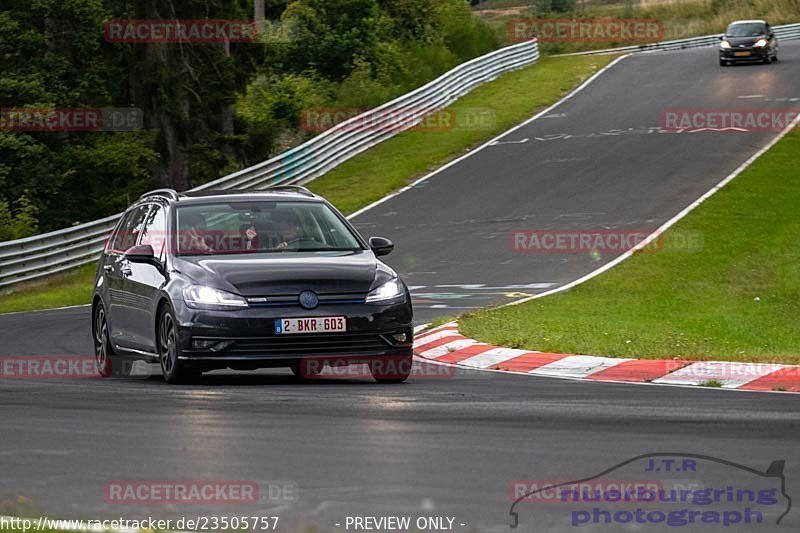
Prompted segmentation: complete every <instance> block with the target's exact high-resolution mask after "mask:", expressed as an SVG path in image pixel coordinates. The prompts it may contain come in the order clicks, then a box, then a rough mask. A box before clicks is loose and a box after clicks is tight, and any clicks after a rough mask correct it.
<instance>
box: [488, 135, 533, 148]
mask: <svg viewBox="0 0 800 533" xmlns="http://www.w3.org/2000/svg"><path fill="white" fill-rule="evenodd" d="M528 141H530V139H529V138H527V137H526V138H524V139H522V140H520V141H495V142H493V143H492V146H500V145H501V144H525V143H526V142H528Z"/></svg>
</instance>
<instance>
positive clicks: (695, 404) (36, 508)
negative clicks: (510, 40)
mask: <svg viewBox="0 0 800 533" xmlns="http://www.w3.org/2000/svg"><path fill="white" fill-rule="evenodd" d="M525 90H530V89H529V88H526V89H525ZM732 107H741V108H748V109H753V108H769V109H787V108H799V107H800V46H799V45H797V44H787V43H784V44H783V45H782V47H781V61H780V62H779V63H776V64H773V65H769V66H766V65H757V66H741V67H735V68H719V67H718V66H717V62H716V50H715V49H713V48H708V49H701V50H690V51H683V52H669V53H655V54H647V55H640V56H635V57H628V58H626V59H623V60H622V61H621V62H619V63H618V64H617V65H616V66H614V67H613V68H612V69H610V70H608V71H607V72H605V73H604V74H602V75H601V76H600V77H599V78H598V79H597V80H595V81H594V82H593V83H592V84H591V85H589V86H588V87H587V88H586V89H585V90H583V91H582V92H580V93H578V94H577V95H575V96H574V97H573V98H571V99H570V100H568V101H566V102H565V103H564V104H562V105H560V106H558V107H556V108H555V109H553V110H552V111H551V112H550V113H549V114H548V115H546V116H543V117H542V118H540V119H538V120H536V121H534V122H532V123H530V124H528V125H527V126H525V127H523V128H521V129H519V130H517V131H514V132H513V133H511V134H509V135H508V136H507V137H505V138H503V139H501V141H502V143H504V144H498V145H495V146H489V147H487V148H485V149H483V150H481V151H480V152H479V153H477V154H475V155H474V156H472V157H469V158H467V159H465V160H463V161H462V162H460V163H459V164H457V165H455V166H452V167H450V168H448V169H446V170H445V171H443V172H441V173H439V174H438V175H436V176H434V177H433V178H431V179H430V180H427V181H424V182H422V183H420V184H419V185H418V186H417V187H415V188H413V189H411V190H409V191H407V192H405V193H403V194H401V195H399V196H396V197H394V198H392V199H390V200H388V201H386V202H384V203H382V204H380V205H379V206H377V207H375V208H374V209H372V210H369V211H367V212H366V213H364V214H362V215H359V216H358V217H356V218H355V222H356V223H357V225H358V226H359V227H360V229H361V230H362V231H363V232H364V233H365V234H366V235H386V236H389V237H391V238H392V239H394V240H395V242H396V245H397V248H396V252H395V253H394V254H393V255H391V256H389V261H388V262H389V263H390V264H392V265H393V266H394V267H395V268H397V269H398V270H399V271H401V272H402V273H403V274H404V275H405V277H406V279H407V281H408V283H409V285H411V286H413V287H414V295H415V299H416V302H417V310H418V320H419V321H420V322H425V321H427V320H429V319H430V318H432V317H434V316H437V315H454V314H457V313H459V312H461V311H462V310H464V309H467V308H472V307H476V306H484V305H488V304H490V303H498V302H503V301H508V300H511V299H515V298H518V297H520V296H521V295H523V294H534V293H536V292H541V291H543V290H546V289H550V288H554V287H558V286H560V285H562V284H565V283H568V282H569V281H572V280H574V279H577V278H578V277H581V276H582V275H585V274H586V273H588V272H590V271H592V270H594V269H596V268H597V267H598V266H600V265H602V264H603V263H604V262H605V261H607V260H609V259H612V258H613V254H612V255H609V256H606V257H602V258H597V257H594V258H593V257H590V256H588V255H587V254H552V255H546V254H545V255H537V254H528V253H518V252H514V251H512V250H511V249H510V247H509V238H508V235H509V233H510V232H511V231H514V230H519V229H526V230H538V229H575V228H606V229H617V228H623V229H636V230H652V229H654V228H656V227H658V226H659V225H661V224H662V223H663V222H665V221H666V220H668V219H670V218H671V217H673V216H674V215H675V214H676V213H678V212H679V211H681V210H682V209H683V208H685V207H686V206H687V205H689V204H690V203H691V202H692V201H694V200H695V199H696V198H697V197H699V196H700V195H702V194H703V193H704V192H706V191H707V190H708V189H709V188H711V187H712V186H713V185H714V184H716V183H718V182H719V181H720V180H721V179H722V178H724V177H725V176H726V175H728V174H729V173H730V172H731V171H733V170H734V169H735V168H737V167H738V166H739V165H740V164H742V163H743V162H744V161H745V160H747V159H748V158H749V157H750V156H751V155H752V154H754V153H755V152H757V151H758V150H759V149H760V148H761V147H762V146H764V145H765V144H766V143H767V142H768V141H769V140H770V139H771V138H772V137H774V136H775V135H776V133H774V132H730V131H727V132H698V133H664V132H659V131H658V127H659V125H660V120H661V118H660V116H661V112H662V111H663V110H665V109H669V108H673V109H674V108H717V109H720V108H721V109H724V108H732ZM523 139H528V140H527V141H525V142H521V141H523ZM515 141H518V142H515ZM89 328H90V320H89V310H88V308H87V307H79V308H73V309H66V310H56V311H46V312H40V313H28V314H16V315H7V316H2V317H0V355H6V356H8V355H13V356H20V355H48V354H55V355H64V354H67V355H89V354H91V353H92V349H91V342H90V337H89ZM423 365H424V366H423V367H422V374H423V375H422V376H419V377H415V378H412V379H411V380H410V381H409V382H408V383H406V384H404V385H399V386H380V385H377V384H374V383H372V382H371V381H370V380H368V379H347V380H329V381H324V382H318V383H303V382H299V381H296V380H295V379H294V378H292V377H291V376H290V375H289V374H288V373H284V372H280V371H273V372H259V373H250V374H247V373H242V374H233V373H224V372H223V373H212V374H210V375H207V376H206V377H205V378H204V381H203V382H202V383H201V384H199V385H192V386H185V387H170V386H167V385H166V384H164V383H163V382H162V381H161V380H160V379H157V378H151V379H122V380H118V379H112V380H103V379H84V380H26V379H0V398H1V400H0V401H1V402H2V411H1V412H2V426H0V472H2V475H0V514H8V513H10V512H20V513H23V514H27V515H39V514H47V515H48V516H50V517H56V516H58V517H74V518H98V517H118V516H124V517H126V518H144V517H146V516H148V515H152V514H156V515H159V516H164V517H178V516H187V515H191V516H203V515H205V516H209V515H212V514H217V515H220V514H227V515H232V514H234V513H236V514H246V515H250V516H253V515H261V516H268V515H270V514H272V515H277V516H280V520H281V525H282V527H280V528H279V529H280V530H281V531H301V530H302V531H306V530H307V529H300V528H301V527H309V526H317V527H318V528H319V529H318V531H333V530H337V524H341V526H339V530H342V531H344V530H345V529H344V524H345V519H346V517H347V516H348V515H349V516H353V515H358V516H364V515H372V516H382V515H387V514H393V515H398V514H405V515H410V516H412V517H417V516H429V515H430V516H449V517H454V519H455V520H454V526H453V528H454V530H456V531H508V530H509V529H508V528H509V523H510V518H509V507H510V506H511V504H512V501H513V498H512V496H511V495H510V493H509V487H510V485H511V484H512V483H513V482H514V481H515V480H576V479H582V478H585V477H589V476H592V475H596V474H598V473H600V472H602V471H603V470H606V469H609V468H611V467H613V466H614V465H616V464H618V463H620V462H622V461H625V460H626V459H629V458H632V457H634V456H637V455H640V454H647V453H659V452H661V453H690V454H703V455H710V456H714V457H718V458H722V459H725V460H728V461H732V462H735V463H738V464H741V465H745V466H748V467H751V468H753V469H756V470H766V469H767V467H768V466H769V465H770V463H772V462H773V461H775V460H782V459H783V460H785V461H786V464H785V470H784V472H783V473H784V475H785V480H786V490H787V491H788V493H789V494H790V495H792V494H793V491H794V497H795V500H797V497H798V496H800V493H798V492H797V487H798V486H799V485H798V481H797V480H800V453H798V449H799V448H798V445H797V444H798V440H799V439H800V414H798V412H799V411H798V403H797V402H798V400H797V398H796V397H795V396H792V395H782V394H752V393H742V392H734V391H725V390H713V389H685V388H675V387H655V386H647V387H643V386H637V385H622V384H599V383H598V384H594V383H585V382H575V381H568V380H558V379H548V378H535V377H528V376H515V375H507V374H499V373H486V372H481V373H478V372H468V371H464V370H458V371H456V370H450V369H448V368H446V367H439V366H435V365H430V364H423ZM626 475H627V476H628V477H627V478H622V479H628V480H630V479H635V478H631V477H630V476H631V475H633V474H630V473H628V474H626ZM639 475H640V476H644V475H645V474H644V473H639ZM703 475H704V474H703V473H699V472H698V473H696V475H695V476H694V481H695V482H697V481H700V482H701V483H703V482H704V483H705V484H706V485H709V484H713V483H720V482H724V483H731V484H740V485H741V484H747V483H751V482H752V480H749V478H746V476H745V479H744V480H742V479H741V477H742V474H741V472H739V471H736V472H734V470H730V471H729V472H728V474H724V473H723V474H718V475H723V476H725V475H728V476H729V478H724V479H722V481H720V479H715V480H714V481H711V480H709V479H708V478H706V479H704V478H703ZM734 478H735V479H734ZM132 479H133V480H180V479H206V480H208V479H218V480H243V479H246V480H255V481H257V482H258V483H259V485H260V487H261V490H262V495H261V496H262V497H261V499H260V501H259V503H257V504H254V505H249V506H237V505H218V506H215V507H209V506H207V505H203V506H198V505H195V506H192V505H188V506H174V505H172V506H164V505H148V504H140V505H119V504H109V503H107V502H106V501H105V500H106V499H105V497H104V487H106V485H107V484H108V483H109V482H113V481H115V480H132ZM272 489H275V490H274V491H273V490H272ZM284 489H285V490H284ZM19 496H25V497H26V498H28V500H24V502H26V503H19V502H20V501H21V500H19V499H18V497H19ZM532 509H533V508H532V507H531V506H530V504H528V506H526V505H525V504H523V505H522V507H521V508H520V509H518V510H519V511H520V529H519V530H520V531H572V530H576V531H578V530H580V531H623V530H630V531H635V530H638V531H653V530H656V529H653V528H643V527H642V526H637V525H635V524H629V525H627V526H616V527H606V528H603V527H599V526H584V527H582V528H575V527H572V526H570V524H569V523H568V522H564V521H559V516H560V515H559V513H562V514H563V511H562V510H561V508H559V507H558V506H549V507H547V508H546V509H545V511H537V515H536V519H535V520H534V518H533V511H532ZM772 518H774V517H772ZM766 522H768V523H766V524H763V527H761V528H758V527H754V526H748V527H747V530H749V529H751V528H755V529H757V530H762V529H764V530H766V529H776V527H775V524H774V520H771V521H770V520H767V521H766ZM461 524H464V525H463V526H462V525H461ZM798 526H800V511H798V510H797V509H794V510H793V511H791V512H790V513H789V514H788V515H787V516H786V517H785V518H784V519H783V520H782V522H781V525H780V527H778V528H777V529H778V530H785V531H797V530H798ZM678 529H679V530H681V529H680V528H678ZM351 530H352V529H351ZM669 530H671V531H674V530H675V528H671V529H669ZM682 530H684V531H717V530H720V531H723V530H724V531H731V530H745V529H744V528H742V529H732V528H730V527H728V528H724V527H721V526H719V527H717V526H702V527H699V526H697V528H691V527H690V528H684V529H682Z"/></svg>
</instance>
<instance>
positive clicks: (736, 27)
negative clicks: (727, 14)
mask: <svg viewBox="0 0 800 533" xmlns="http://www.w3.org/2000/svg"><path fill="white" fill-rule="evenodd" d="M765 33H767V28H766V26H764V24H763V23H761V22H742V23H738V24H731V25H730V26H728V29H727V31H726V32H725V35H727V36H728V37H756V36H758V35H764V34H765Z"/></svg>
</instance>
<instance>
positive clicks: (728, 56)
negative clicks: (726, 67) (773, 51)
mask: <svg viewBox="0 0 800 533" xmlns="http://www.w3.org/2000/svg"><path fill="white" fill-rule="evenodd" d="M745 53H746V54H747V55H741V54H745ZM737 54H740V55H737ZM767 57H769V47H767V46H763V47H757V48H756V47H748V48H720V50H719V58H720V59H722V60H725V61H732V62H739V61H743V62H746V61H764V60H765V59H766V58H767Z"/></svg>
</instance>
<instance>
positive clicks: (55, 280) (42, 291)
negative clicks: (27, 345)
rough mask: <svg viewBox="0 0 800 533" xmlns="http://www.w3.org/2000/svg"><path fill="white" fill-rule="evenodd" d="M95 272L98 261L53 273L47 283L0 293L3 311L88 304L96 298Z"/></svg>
mask: <svg viewBox="0 0 800 533" xmlns="http://www.w3.org/2000/svg"><path fill="white" fill-rule="evenodd" d="M94 272H95V265H94V264H90V265H84V266H82V267H80V268H76V269H74V270H70V271H69V272H66V273H64V274H57V275H54V276H50V277H48V278H47V279H46V280H45V281H44V282H43V283H40V284H35V285H28V286H26V287H21V288H19V289H17V290H15V291H14V292H10V293H5V294H0V313H13V312H18V311H34V310H37V309H53V308H55V307H66V306H68V305H82V304H88V303H89V302H90V300H91V297H92V282H93V281H94Z"/></svg>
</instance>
